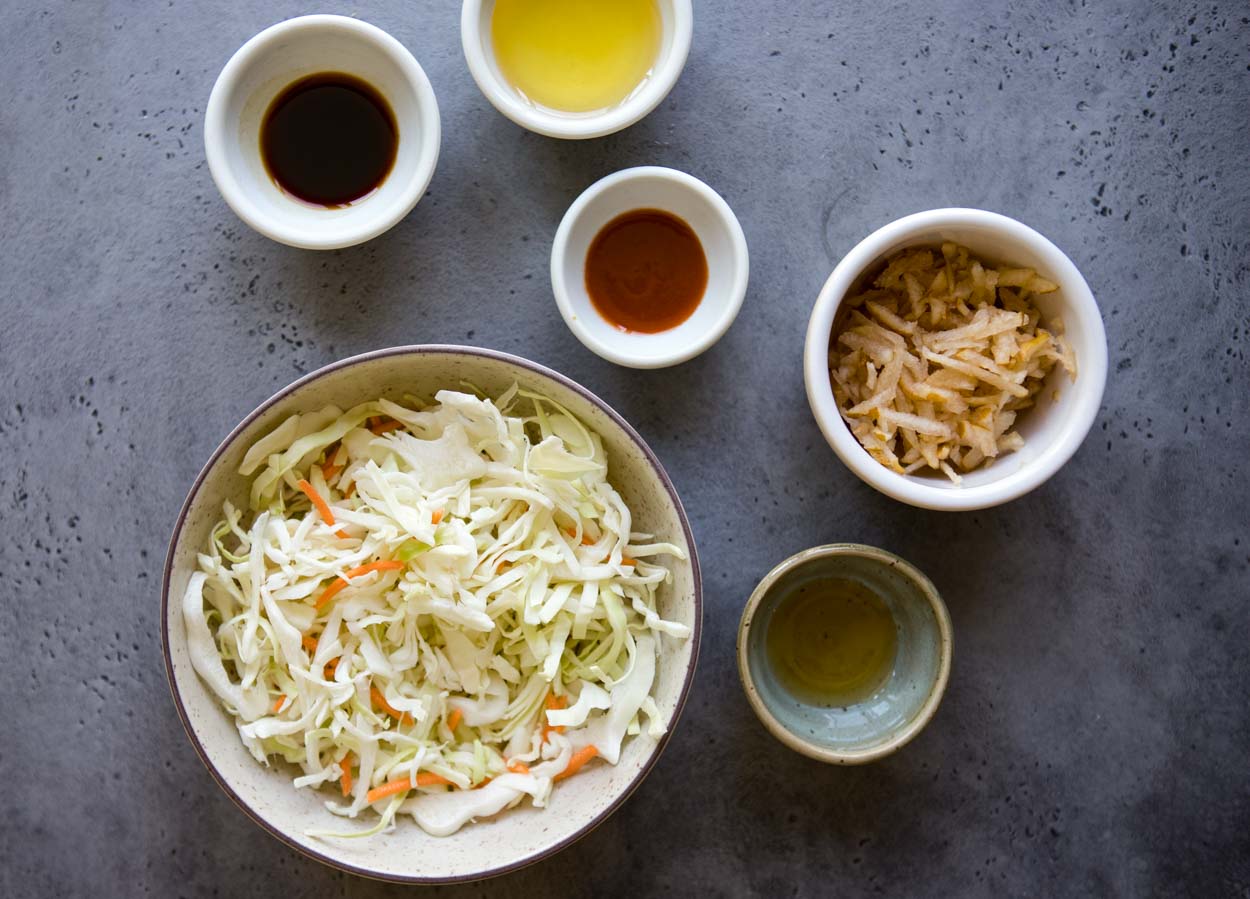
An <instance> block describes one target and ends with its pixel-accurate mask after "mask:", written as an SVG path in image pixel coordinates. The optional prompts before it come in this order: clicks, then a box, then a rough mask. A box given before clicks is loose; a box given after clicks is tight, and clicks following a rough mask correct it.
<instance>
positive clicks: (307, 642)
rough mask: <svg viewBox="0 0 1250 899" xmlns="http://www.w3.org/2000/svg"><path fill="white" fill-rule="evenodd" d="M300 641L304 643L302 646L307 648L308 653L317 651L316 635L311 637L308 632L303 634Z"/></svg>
mask: <svg viewBox="0 0 1250 899" xmlns="http://www.w3.org/2000/svg"><path fill="white" fill-rule="evenodd" d="M300 642H301V643H303V644H304V648H305V649H307V650H308V652H309V653H310V654H311V653H314V652H316V651H317V638H316V637H311V636H309V635H308V634H304V636H303V637H302V638H301V639H300Z"/></svg>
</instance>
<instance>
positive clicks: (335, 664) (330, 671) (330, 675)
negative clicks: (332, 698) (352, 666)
mask: <svg viewBox="0 0 1250 899" xmlns="http://www.w3.org/2000/svg"><path fill="white" fill-rule="evenodd" d="M341 661H343V657H342V656H338V657H337V658H335V659H333V660H331V661H330V663H329V664H327V665H326V667H325V670H324V671H322V672H321V673H322V675H323V676H324V678H325V679H326V680H334V673H335V672H336V671H338V670H339V662H341Z"/></svg>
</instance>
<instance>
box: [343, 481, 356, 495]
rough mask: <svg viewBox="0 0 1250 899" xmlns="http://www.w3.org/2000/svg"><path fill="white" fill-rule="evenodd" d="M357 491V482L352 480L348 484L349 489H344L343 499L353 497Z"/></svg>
mask: <svg viewBox="0 0 1250 899" xmlns="http://www.w3.org/2000/svg"><path fill="white" fill-rule="evenodd" d="M355 493H356V482H355V481H352V482H351V483H350V484H348V485H347V489H346V490H344V491H343V499H351V498H352V496H353V495H354V494H355Z"/></svg>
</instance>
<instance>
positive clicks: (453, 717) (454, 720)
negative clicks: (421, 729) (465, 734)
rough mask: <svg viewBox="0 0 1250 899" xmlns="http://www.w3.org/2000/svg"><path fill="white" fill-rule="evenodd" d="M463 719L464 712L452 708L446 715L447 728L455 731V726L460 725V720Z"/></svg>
mask: <svg viewBox="0 0 1250 899" xmlns="http://www.w3.org/2000/svg"><path fill="white" fill-rule="evenodd" d="M463 720H464V712H462V711H460V709H452V710H451V714H450V715H448V716H447V729H448V730H450V731H451V732H452V733H455V732H456V728H457V727H459V726H460V722H461V721H463Z"/></svg>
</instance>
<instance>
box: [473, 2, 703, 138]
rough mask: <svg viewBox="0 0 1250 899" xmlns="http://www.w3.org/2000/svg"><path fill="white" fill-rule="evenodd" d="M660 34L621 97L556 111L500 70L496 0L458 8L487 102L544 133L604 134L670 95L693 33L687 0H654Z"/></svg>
mask: <svg viewBox="0 0 1250 899" xmlns="http://www.w3.org/2000/svg"><path fill="white" fill-rule="evenodd" d="M657 5H658V6H659V9H660V17H661V21H662V27H663V34H662V35H661V38H660V52H659V55H658V56H657V57H656V61H655V65H654V66H652V68H651V74H650V75H649V76H648V77H647V79H646V80H645V81H643V83H642V84H641V85H640V86H639V87H638V89H637V90H635V91H634V93H632V94H631V95H630V96H629V97H628V98H627V99H625V100H624V101H623V102H621V103H618V104H617V105H616V106H611V107H608V108H607V109H602V110H596V111H594V112H559V111H556V110H551V109H545V108H542V107H539V106H535V105H534V104H533V103H531V102H529V101H528V100H526V99H525V98H524V97H523V96H521V94H519V93H518V92H517V90H516V88H514V87H513V86H512V85H511V84H509V83H508V82H507V80H506V79H505V78H504V77H503V75H502V73H500V71H499V66H498V64H497V63H496V62H495V53H494V48H493V46H492V43H491V16H492V15H493V14H494V11H495V0H464V6H463V7H461V10H460V41H461V43H462V44H463V45H464V57H465V60H466V61H467V62H468V64H469V72H470V73H472V75H473V80H474V81H476V82H477V86H478V87H479V88H481V90H482V93H483V94H485V95H486V99H487V100H489V101H490V102H491V104H492V105H493V106H494V107H495V108H496V109H498V110H499V111H500V112H502V113H503V114H504V115H506V116H507V117H508V118H510V119H512V121H514V122H516V123H517V124H518V125H520V126H521V127H522V128H528V129H529V130H530V131H534V132H537V133H538V134H545V135H547V136H548V137H560V138H566V139H571V140H581V139H584V138H589V137H603V136H604V135H605V134H612V133H613V132H616V131H620V130H621V129H622V128H628V127H629V126H630V125H632V124H634V123H635V122H637V121H638V120H639V119H641V118H642V117H643V116H645V115H647V113H649V112H651V110H653V109H655V107H656V106H658V105H659V104H660V101H661V100H663V99H664V98H665V97H666V96H668V92H669V91H670V90H672V89H673V85H674V84H676V83H677V79H678V77H679V76H680V75H681V70H682V68H683V67H684V66H685V65H686V56H687V55H689V53H690V39H691V36H692V34H693V33H694V11H693V9H692V8H691V2H690V0H657Z"/></svg>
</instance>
